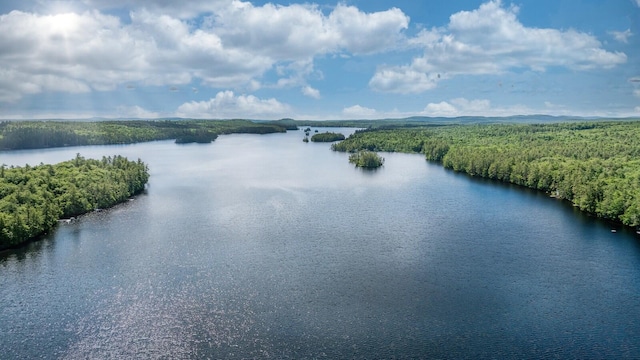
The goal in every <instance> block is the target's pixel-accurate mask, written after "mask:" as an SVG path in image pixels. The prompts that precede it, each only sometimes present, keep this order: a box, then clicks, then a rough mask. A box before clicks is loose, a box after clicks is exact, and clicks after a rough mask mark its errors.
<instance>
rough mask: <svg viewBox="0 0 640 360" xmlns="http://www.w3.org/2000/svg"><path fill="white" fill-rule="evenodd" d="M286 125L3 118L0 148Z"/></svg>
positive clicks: (212, 134) (181, 138) (189, 137)
mask: <svg viewBox="0 0 640 360" xmlns="http://www.w3.org/2000/svg"><path fill="white" fill-rule="evenodd" d="M289 127H290V126H289ZM287 128H288V127H287V125H286V124H277V123H274V122H260V123H257V122H252V121H248V120H127V121H125V120H121V121H54V120H49V121H2V122H0V150H18V149H42V148H52V147H63V146H78V145H108V144H131V143H138V142H144V141H153V140H168V139H176V142H178V143H187V142H205V143H206V142H211V141H213V140H215V138H216V137H217V136H218V135H222V134H232V133H251V134H269V133H278V132H285V131H286V130H287Z"/></svg>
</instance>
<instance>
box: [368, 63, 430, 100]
mask: <svg viewBox="0 0 640 360" xmlns="http://www.w3.org/2000/svg"><path fill="white" fill-rule="evenodd" d="M438 80H439V78H438V75H437V74H427V73H424V72H420V71H415V70H413V69H412V68H411V67H406V66H405V67H395V68H386V69H385V68H383V69H379V70H378V71H376V73H375V75H374V76H373V78H371V80H370V81H369V86H370V87H371V88H373V89H374V90H376V91H384V92H394V93H400V94H408V93H419V92H423V91H425V90H430V89H433V88H435V87H436V84H437V81H438Z"/></svg>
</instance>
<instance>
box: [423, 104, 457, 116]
mask: <svg viewBox="0 0 640 360" xmlns="http://www.w3.org/2000/svg"><path fill="white" fill-rule="evenodd" d="M424 113H425V114H426V115H429V116H457V115H458V109H456V108H455V107H454V106H453V105H451V104H449V103H448V102H446V101H441V102H439V103H429V104H428V105H427V106H426V107H425V108H424Z"/></svg>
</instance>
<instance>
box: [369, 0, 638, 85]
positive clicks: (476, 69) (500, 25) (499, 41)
mask: <svg viewBox="0 0 640 360" xmlns="http://www.w3.org/2000/svg"><path fill="white" fill-rule="evenodd" d="M518 11H519V9H518V8H517V7H515V6H511V7H508V8H507V7H504V6H502V3H501V1H499V0H493V1H489V2H487V3H484V4H482V5H481V6H480V8H478V9H476V10H473V11H461V12H459V13H456V14H453V15H451V17H450V19H449V24H448V25H447V26H446V27H445V28H434V29H431V30H423V31H422V32H421V33H420V34H418V36H417V37H416V38H415V39H411V40H410V41H409V43H410V44H412V45H419V46H422V47H424V55H423V56H420V57H417V58H414V59H413V61H412V63H411V64H410V65H405V66H399V67H391V68H389V67H386V68H381V69H379V70H378V72H377V73H376V74H375V75H374V76H373V78H372V79H371V82H370V83H369V85H370V86H371V87H372V88H373V89H375V90H379V91H387V92H398V93H408V92H414V93H416V92H421V91H424V90H428V89H431V88H433V87H434V86H435V84H436V83H437V80H436V81H433V80H434V79H437V76H436V75H437V74H439V75H440V76H441V77H443V78H449V77H453V76H456V75H473V74H500V73H503V72H506V71H509V70H512V69H527V68H528V69H532V70H534V71H545V70H546V69H547V68H549V67H565V68H569V69H573V70H588V69H593V68H611V67H614V66H616V65H619V64H622V63H624V62H626V60H627V57H626V55H625V54H624V53H620V52H609V51H606V50H604V49H603V48H602V44H601V43H600V42H599V41H598V40H597V39H596V38H595V37H594V36H592V35H589V34H586V33H581V32H578V31H576V30H566V31H561V30H556V29H544V28H531V27H526V26H524V25H523V24H522V23H520V22H519V20H518V18H517V14H518ZM385 79H386V80H385ZM391 79H393V80H391ZM416 79H418V80H419V83H421V84H422V86H416V85H415V81H416ZM427 79H429V80H431V83H429V82H427V81H426V80H427ZM426 84H431V86H427V85H426Z"/></svg>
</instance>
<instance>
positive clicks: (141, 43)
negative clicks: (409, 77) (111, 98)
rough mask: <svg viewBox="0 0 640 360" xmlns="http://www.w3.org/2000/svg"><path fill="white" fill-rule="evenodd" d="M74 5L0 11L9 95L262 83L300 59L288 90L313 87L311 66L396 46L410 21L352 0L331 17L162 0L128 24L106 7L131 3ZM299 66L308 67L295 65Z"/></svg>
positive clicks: (269, 7)
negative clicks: (66, 9)
mask: <svg viewBox="0 0 640 360" xmlns="http://www.w3.org/2000/svg"><path fill="white" fill-rule="evenodd" d="M68 3H70V4H74V5H75V8H77V9H85V10H86V11H76V12H66V13H58V12H55V11H51V12H50V13H42V12H39V13H35V12H25V11H17V10H16V11H12V12H10V13H8V14H4V15H0V49H2V51H1V52H0V69H2V70H1V71H0V89H3V90H0V101H5V102H6V101H16V100H19V99H20V98H21V97H22V96H24V95H26V94H34V93H40V92H45V91H65V92H86V91H91V90H113V89H115V88H116V87H117V86H118V85H120V84H123V83H127V84H136V85H138V84H140V85H157V86H161V85H164V86H167V85H185V84H189V83H191V82H192V81H194V80H197V81H200V82H202V83H203V84H204V85H207V86H211V87H216V88H235V89H238V88H242V89H252V88H253V89H255V88H259V87H260V84H259V83H258V82H257V80H256V79H259V78H261V77H262V76H263V75H264V74H265V73H266V72H267V71H269V70H271V69H274V68H275V67H276V66H279V65H283V66H285V67H286V66H289V65H292V64H293V68H294V70H292V71H298V72H297V73H294V74H289V76H288V77H287V78H284V79H283V81H284V82H286V81H287V79H289V80H291V81H290V84H289V85H287V84H285V85H284V86H304V85H306V83H305V81H304V78H305V77H306V76H313V75H314V72H313V71H311V72H308V71H307V70H305V69H308V68H309V66H310V67H311V69H313V61H314V59H315V58H316V57H318V56H323V55H326V54H342V53H348V54H371V53H376V52H381V51H386V50H389V49H390V48H393V47H395V46H397V43H398V40H399V39H401V38H402V37H403V36H404V35H403V30H404V29H406V28H407V27H408V23H409V18H408V17H407V16H406V15H405V14H404V13H403V12H402V11H400V10H399V9H396V8H392V9H389V10H387V11H381V12H374V13H365V12H362V11H360V10H359V9H358V8H356V7H353V6H347V5H343V4H339V5H337V6H336V7H335V8H334V9H332V10H331V11H330V12H328V14H325V13H323V12H322V11H321V9H320V8H319V7H318V6H317V5H309V4H304V5H300V4H292V5H288V6H283V5H273V4H270V3H267V4H265V5H262V6H254V5H253V4H251V3H250V2H243V1H239V0H218V1H210V0H208V1H190V2H188V4H186V3H184V2H171V1H166V0H153V1H145V2H138V3H136V4H137V5H135V6H137V7H134V8H133V9H132V10H131V11H130V12H129V18H128V19H127V21H123V20H122V19H120V18H119V17H117V16H113V15H107V14H105V13H102V12H100V10H104V9H119V8H124V7H125V5H130V2H125V1H122V0H113V1H112V0H109V1H106V0H85V1H68ZM175 4H179V6H178V5H175ZM96 9H97V10H96ZM179 9H182V10H179ZM196 18H197V19H196ZM129 20H130V21H129ZM196 20H197V21H196ZM298 64H307V67H306V68H304V67H303V68H300V69H299V70H295V67H296V66H298ZM309 64H310V65H309ZM301 79H302V80H301ZM16 80H18V81H20V82H21V83H22V84H23V85H15V81H16ZM291 84H294V85H291ZM307 90H308V89H307ZM303 91H305V90H304V89H303ZM307 92H308V91H307ZM313 93H314V92H313V91H311V92H309V94H313ZM312 96H313V95H312Z"/></svg>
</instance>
